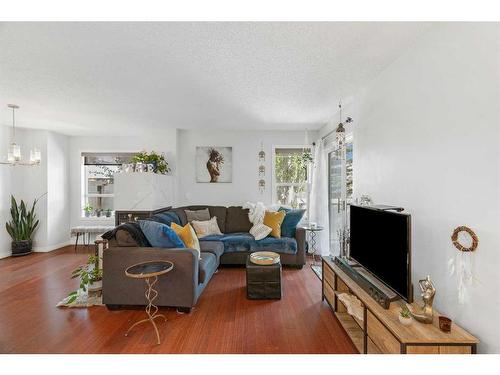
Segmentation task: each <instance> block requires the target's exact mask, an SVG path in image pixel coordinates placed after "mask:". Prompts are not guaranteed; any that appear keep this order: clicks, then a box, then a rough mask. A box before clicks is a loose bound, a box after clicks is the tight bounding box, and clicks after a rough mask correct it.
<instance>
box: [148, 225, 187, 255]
mask: <svg viewBox="0 0 500 375" xmlns="http://www.w3.org/2000/svg"><path fill="white" fill-rule="evenodd" d="M139 226H140V227H141V230H142V233H144V235H145V236H146V238H147V239H148V241H149V243H150V244H151V246H153V247H166V248H185V247H186V246H185V245H184V242H182V240H181V239H180V237H179V236H178V235H177V233H175V232H174V230H173V229H172V228H170V227H169V226H168V225H166V224H162V223H158V222H156V221H152V220H139Z"/></svg>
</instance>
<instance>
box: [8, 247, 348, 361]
mask: <svg viewBox="0 0 500 375" xmlns="http://www.w3.org/2000/svg"><path fill="white" fill-rule="evenodd" d="M89 251H91V248H89V249H88V250H85V248H83V247H81V248H80V249H79V251H78V253H77V254H75V253H74V250H73V247H72V246H68V247H65V248H62V249H59V250H56V251H53V252H50V253H35V254H32V255H30V256H26V257H21V258H6V259H2V260H0V301H1V303H0V352H1V353H309V354H313V353H346V354H347V353H356V349H355V348H354V346H353V345H352V343H351V342H350V340H349V339H348V337H347V336H346V334H345V332H344V331H343V330H342V328H341V327H340V325H339V323H338V322H337V320H336V319H335V318H334V316H333V314H332V312H331V311H330V309H329V307H328V306H327V304H326V302H322V301H321V283H320V281H319V279H318V278H317V277H316V276H315V275H314V273H313V272H312V270H311V269H310V267H309V266H306V267H304V268H303V269H302V270H296V269H288V268H284V269H283V298H282V299H281V300H279V301H251V300H247V299H246V291H245V271H244V268H221V269H220V270H219V272H218V273H217V274H215V275H214V276H213V278H212V280H211V281H210V283H209V285H208V286H207V288H206V290H205V292H204V293H203V295H202V296H201V298H200V300H199V301H198V305H197V306H196V308H195V309H194V310H193V311H192V312H191V313H190V314H178V313H177V312H176V311H175V309H173V308H166V309H161V312H162V313H164V314H165V315H166V316H167V319H168V321H167V322H166V323H163V322H160V323H159V325H158V327H159V330H160V335H161V339H162V344H161V345H155V336H154V330H153V329H152V327H151V326H148V325H143V326H139V327H137V328H135V329H134V330H133V331H132V333H131V334H130V335H129V336H128V337H125V336H124V333H125V332H126V330H127V329H128V327H129V326H130V325H131V324H132V323H133V322H135V321H136V320H138V319H142V318H143V317H144V314H145V313H144V311H143V310H120V311H108V310H107V309H106V307H104V306H102V307H101V306H94V307H91V308H89V309H66V308H57V307H55V305H56V303H57V302H58V301H59V300H61V299H62V298H63V297H64V296H66V295H67V294H68V293H69V292H71V291H72V290H75V289H76V287H77V281H76V280H70V279H69V274H70V273H71V271H72V270H73V269H74V268H75V267H76V266H78V265H80V264H82V263H84V262H85V260H86V257H87V254H86V252H89Z"/></svg>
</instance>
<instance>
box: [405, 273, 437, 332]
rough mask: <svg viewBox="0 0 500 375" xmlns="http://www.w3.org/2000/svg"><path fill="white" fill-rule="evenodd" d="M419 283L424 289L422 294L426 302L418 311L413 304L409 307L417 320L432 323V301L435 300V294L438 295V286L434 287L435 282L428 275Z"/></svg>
mask: <svg viewBox="0 0 500 375" xmlns="http://www.w3.org/2000/svg"><path fill="white" fill-rule="evenodd" d="M418 284H419V285H420V290H421V291H422V294H421V296H422V300H423V301H424V304H423V305H422V306H420V307H419V308H418V309H417V310H416V311H413V309H412V308H411V306H408V307H409V308H410V312H411V315H412V316H413V318H414V319H415V320H417V321H419V322H422V323H426V324H430V323H432V315H433V310H432V303H433V302H434V296H435V295H436V288H435V287H434V284H432V281H431V277H430V276H427V277H426V278H425V279H423V280H419V281H418Z"/></svg>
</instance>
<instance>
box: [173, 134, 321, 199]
mask: <svg viewBox="0 0 500 375" xmlns="http://www.w3.org/2000/svg"><path fill="white" fill-rule="evenodd" d="M308 138H309V140H310V141H311V142H312V140H313V139H315V138H316V132H309V135H308ZM261 142H263V143H264V151H265V152H266V162H265V166H266V177H265V180H266V189H265V191H264V193H263V194H261V193H260V191H259V188H258V185H257V182H258V180H259V178H258V166H259V162H258V152H259V151H260V149H261ZM304 142H305V132H304V131H230V130H217V131H214V130H211V131H210V130H179V131H178V134H177V151H178V168H177V171H178V172H177V180H178V185H177V187H178V192H177V204H178V205H188V204H209V205H241V204H243V203H245V202H246V201H254V202H255V201H262V202H264V203H266V204H270V203H272V186H271V181H272V178H271V177H272V146H273V145H274V146H286V145H290V146H300V145H303V144H304ZM196 146H230V147H232V148H233V182H232V183H217V184H210V183H197V182H196V178H195V153H196Z"/></svg>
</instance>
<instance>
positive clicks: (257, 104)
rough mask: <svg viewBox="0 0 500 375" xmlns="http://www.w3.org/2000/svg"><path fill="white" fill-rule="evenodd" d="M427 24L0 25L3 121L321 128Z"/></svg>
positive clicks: (67, 126)
mask: <svg viewBox="0 0 500 375" xmlns="http://www.w3.org/2000/svg"><path fill="white" fill-rule="evenodd" d="M429 27H431V24H429V23H350V22H344V23H338V22H337V23H334V22H332V23H131V22H125V23H1V24H0V123H1V124H4V125H8V124H10V113H9V111H8V109H7V107H6V104H7V103H16V104H18V105H20V106H21V109H20V110H19V112H18V116H17V118H18V125H19V126H24V127H30V128H44V129H49V130H54V131H58V132H61V133H64V134H68V135H87V134H108V133H112V132H116V131H120V133H121V134H125V133H127V134H128V133H137V132H142V131H144V130H145V129H147V128H152V129H154V128H166V127H173V128H207V127H210V128H218V129H221V128H224V129H228V128H232V129H304V128H309V129H317V128H319V127H320V126H322V125H323V124H325V123H326V122H328V121H329V120H330V119H331V118H332V116H333V115H334V114H335V112H336V109H337V102H338V100H339V99H340V98H343V99H344V100H345V99H348V98H349V97H350V96H352V95H353V94H355V93H356V91H357V90H359V89H360V88H361V87H362V86H363V85H365V84H367V83H368V82H369V81H370V80H371V79H372V78H374V77H375V76H376V75H377V74H378V73H379V72H380V71H381V70H382V69H383V68H384V67H385V66H387V65H388V64H389V63H391V62H392V61H393V60H394V59H396V58H397V57H398V56H399V55H400V54H401V53H403V52H404V49H405V48H406V47H409V46H410V45H411V43H412V42H413V41H414V40H415V39H416V38H417V37H418V35H419V34H421V33H422V32H424V31H426V30H427V29H428V28H429Z"/></svg>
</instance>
